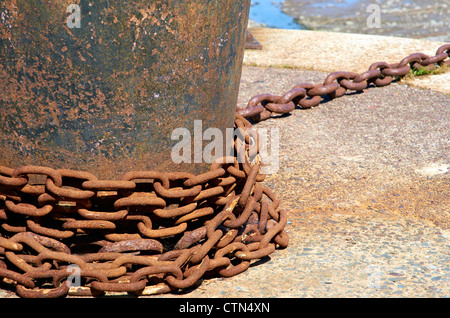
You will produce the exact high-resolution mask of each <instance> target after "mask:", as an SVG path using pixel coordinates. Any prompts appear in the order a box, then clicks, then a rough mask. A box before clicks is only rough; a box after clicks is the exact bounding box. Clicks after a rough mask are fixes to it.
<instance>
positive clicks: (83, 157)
mask: <svg viewBox="0 0 450 318" xmlns="http://www.w3.org/2000/svg"><path fill="white" fill-rule="evenodd" d="M74 2H76V3H73V4H69V5H68V4H67V3H68V1H61V0H57V1H50V2H48V1H30V2H28V1H20V2H17V1H9V0H7V1H2V3H1V4H0V12H1V13H2V15H1V17H2V20H0V41H1V48H0V50H1V51H0V52H1V54H0V74H1V76H0V78H1V83H0V91H1V98H0V118H1V120H0V147H1V148H2V152H1V155H0V165H3V166H8V167H17V166H25V165H38V166H47V167H52V168H64V169H75V170H83V171H87V172H92V173H95V174H96V175H97V176H98V177H99V178H102V179H115V178H117V177H118V176H121V175H123V174H124V173H126V172H128V171H132V170H149V169H155V170H159V171H171V170H183V171H192V172H201V171H206V170H205V169H206V168H207V166H208V165H207V164H205V163H203V164H199V163H194V162H192V163H191V164H189V163H187V164H185V163H183V164H175V163H173V162H172V160H171V157H170V155H171V151H170V150H171V148H172V147H173V146H174V144H175V143H176V140H172V139H171V133H172V131H173V130H174V129H176V128H177V127H184V128H187V129H189V130H191V131H193V123H194V120H201V121H202V126H203V129H204V130H206V129H208V128H209V127H214V128H220V129H226V128H229V127H233V120H234V114H235V107H236V103H237V95H238V88H239V82H240V76H241V67H242V60H243V52H244V46H245V40H246V28H247V22H248V12H249V7H250V1H249V0H242V1H233V0H222V1H188V0H176V1H168V0H156V1H149V0H131V1H84V0H81V1H74Z"/></svg>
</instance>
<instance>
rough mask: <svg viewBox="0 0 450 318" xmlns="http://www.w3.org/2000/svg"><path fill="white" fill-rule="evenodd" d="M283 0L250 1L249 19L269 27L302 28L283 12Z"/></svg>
mask: <svg viewBox="0 0 450 318" xmlns="http://www.w3.org/2000/svg"><path fill="white" fill-rule="evenodd" d="M282 2H283V0H256V1H252V6H251V8H250V19H251V20H253V21H255V22H258V23H262V24H264V25H266V26H267V27H269V28H276V29H297V30H298V29H304V27H302V26H301V25H299V24H297V23H296V22H295V21H294V19H293V18H292V17H290V16H289V15H287V14H285V13H283V11H282V10H281V3H282Z"/></svg>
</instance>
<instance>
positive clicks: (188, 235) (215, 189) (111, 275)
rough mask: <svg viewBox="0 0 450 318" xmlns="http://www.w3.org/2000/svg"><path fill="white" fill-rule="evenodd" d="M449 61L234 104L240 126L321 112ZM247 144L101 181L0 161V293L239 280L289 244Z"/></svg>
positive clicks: (150, 289)
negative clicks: (185, 168) (352, 94)
mask: <svg viewBox="0 0 450 318" xmlns="http://www.w3.org/2000/svg"><path fill="white" fill-rule="evenodd" d="M449 55H450V44H447V45H444V46H441V47H440V48H439V49H438V51H437V53H436V56H434V57H429V56H427V55H425V54H423V53H415V54H412V55H409V56H408V57H406V58H405V59H403V60H402V61H400V62H399V63H396V64H388V63H385V62H379V63H374V64H372V65H371V66H370V67H369V70H368V71H367V72H364V73H362V74H357V73H352V72H336V73H332V74H330V75H329V76H328V77H327V78H326V79H325V81H324V83H323V84H312V83H301V84H298V85H296V86H295V87H294V88H293V89H292V90H290V91H288V92H287V93H286V94H284V95H282V96H276V95H272V94H260V95H256V96H254V97H253V98H251V99H250V101H249V103H248V105H247V107H246V108H245V109H237V111H236V116H235V129H240V130H244V131H245V130H249V128H251V127H252V124H251V122H250V121H249V120H251V121H253V122H259V121H261V120H265V119H267V118H270V117H271V116H272V115H273V114H274V113H275V114H284V113H288V112H291V111H292V110H294V109H295V108H296V107H297V106H300V107H301V108H311V107H314V106H317V105H318V104H319V103H320V102H321V101H322V98H323V97H324V96H325V95H328V96H329V97H330V98H336V97H340V96H342V95H344V94H345V93H346V91H347V90H363V89H365V88H367V87H368V86H369V85H370V84H372V83H373V84H374V85H375V86H377V87H380V86H385V85H389V84H390V83H391V82H392V81H393V80H394V78H395V77H401V76H404V75H406V74H407V73H409V71H410V70H411V69H414V68H419V69H420V68H426V69H428V70H431V69H434V68H436V67H438V66H442V65H444V64H447V65H449V64H450V63H449V61H446V62H445V60H446V59H447V58H448V57H449ZM249 142H250V141H249V140H248V139H246V140H245V144H244V145H238V144H237V143H236V144H235V150H236V151H235V154H236V153H237V151H238V148H239V147H242V146H245V149H246V150H245V151H246V156H245V160H244V162H242V163H240V162H239V161H238V160H237V158H236V156H235V157H226V158H221V159H220V160H216V161H215V162H214V163H213V164H212V165H211V167H210V171H208V172H206V173H203V174H199V175H194V174H191V173H187V172H168V173H163V172H157V171H131V172H129V173H126V174H125V175H124V176H122V177H121V178H120V179H119V180H98V178H97V177H96V176H95V175H93V174H91V173H87V172H83V171H75V170H66V169H52V168H49V167H42V166H22V167H18V168H14V169H13V168H10V167H4V166H0V278H1V280H0V287H7V288H8V287H10V288H15V290H16V292H17V294H18V295H19V296H21V297H26V298H44V297H45V298H54V297H64V296H66V295H78V296H86V295H91V296H92V295H94V296H95V295H102V294H104V293H107V292H127V293H132V294H136V295H150V294H158V293H167V292H171V291H174V290H178V289H186V288H189V287H192V286H194V285H195V284H197V283H198V282H199V281H200V280H201V279H202V278H203V277H207V276H211V275H212V276H222V277H230V276H233V275H237V274H239V273H242V272H243V271H245V270H247V269H248V268H249V266H250V263H251V262H252V261H254V260H257V259H261V258H263V257H265V256H268V255H270V254H271V253H273V252H274V251H275V249H276V248H285V247H287V246H288V243H289V237H288V235H287V232H286V230H285V229H284V228H285V226H286V224H287V212H286V211H285V210H283V209H281V208H280V202H279V200H278V199H277V197H276V196H275V194H274V193H273V192H272V191H271V190H270V189H269V188H267V187H265V186H263V185H262V184H261V182H262V181H263V180H264V177H265V176H264V175H263V174H261V169H260V168H261V164H262V163H261V161H260V160H256V162H254V161H250V160H249V158H250V156H249V153H248V152H249V148H250V147H249V145H248V143H249ZM257 158H258V157H257ZM224 159H225V160H224ZM259 159H260V158H259ZM73 266H75V267H73ZM74 271H77V275H78V276H77V277H78V278H79V279H80V282H79V283H78V284H75V285H74V284H72V282H71V279H73V276H71V275H72V274H73V272H74Z"/></svg>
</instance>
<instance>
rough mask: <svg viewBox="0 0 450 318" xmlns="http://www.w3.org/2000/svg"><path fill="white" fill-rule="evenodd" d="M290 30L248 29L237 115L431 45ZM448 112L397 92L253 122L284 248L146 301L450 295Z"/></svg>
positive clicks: (436, 99)
mask: <svg viewBox="0 0 450 318" xmlns="http://www.w3.org/2000/svg"><path fill="white" fill-rule="evenodd" d="M296 32H297V35H296V36H295V35H294V34H292V33H291V32H290V31H280V30H269V29H264V30H262V29H261V30H258V31H257V32H253V31H252V33H253V34H254V35H255V37H257V38H258V41H260V42H261V43H262V44H263V46H264V49H263V50H262V51H247V52H246V57H245V66H244V68H243V73H242V80H241V90H240V95H239V106H241V107H242V106H244V105H245V104H246V102H247V101H248V100H249V99H250V98H251V97H252V96H253V95H256V94H258V93H262V92H270V93H273V94H281V93H283V92H285V91H287V90H288V89H290V88H291V87H292V86H294V85H295V84H296V83H299V82H313V83H318V82H321V81H323V80H324V79H325V77H326V75H327V74H328V73H329V72H332V71H335V70H349V71H361V69H362V70H365V69H366V68H367V67H368V66H369V65H370V63H372V62H375V61H379V60H384V59H393V60H394V61H398V59H399V58H402V57H404V56H406V55H408V54H409V53H414V52H416V51H423V52H424V53H427V52H429V53H430V52H431V53H434V51H435V49H436V48H437V47H439V45H440V43H432V42H422V41H412V40H411V41H407V40H405V42H404V43H403V44H398V43H397V42H395V41H394V42H395V43H397V45H394V44H393V42H392V45H386V44H383V43H386V42H384V41H375V42H376V43H374V42H373V41H374V40H376V39H378V38H372V37H368V36H361V37H357V38H358V39H359V40H358V42H357V43H355V44H354V45H353V48H351V45H350V43H351V41H350V38H348V41H347V42H346V41H343V40H342V39H343V37H342V38H341V37H340V35H338V34H333V35H330V34H325V33H321V34H320V35H321V36H322V37H321V38H320V37H319V38H318V37H312V38H310V39H309V42H307V43H308V44H305V41H306V40H302V39H307V38H308V37H309V34H311V33H304V32H309V31H296ZM317 36H319V35H317ZM282 37H284V39H285V41H284V42H283V41H282V39H281V38H282ZM294 38H297V41H298V42H289V41H287V40H288V39H290V40H293V39H294ZM314 38H315V39H316V40H314ZM327 38H334V39H335V41H334V43H330V42H326V43H324V42H323V41H322V40H324V39H327ZM385 40H386V39H385ZM276 43H279V44H281V43H284V46H277V45H276ZM288 43H289V44H288ZM358 43H359V44H358ZM339 45H342V46H341V47H339ZM345 47H346V48H347V49H348V50H346V49H344V48H345ZM377 47H378V49H376V48H377ZM350 48H351V49H350ZM363 49H364V50H363ZM366 49H369V53H366V52H367V50H366ZM363 51H364V52H363ZM289 52H291V53H292V52H293V54H289ZM294 53H295V54H294ZM292 56H294V57H292ZM255 65H258V66H255ZM271 66H276V67H271ZM282 66H284V67H282ZM360 67H361V69H360ZM446 87H447V88H448V81H447V84H445V82H444V84H442V85H441V87H440V89H439V90H441V89H445V88H446ZM449 106H450V97H449V96H447V95H445V94H443V93H441V92H439V91H436V90H431V89H423V88H420V89H419V88H417V87H412V86H409V85H405V84H404V83H395V84H392V85H390V86H388V87H383V88H375V87H371V88H368V89H366V90H365V91H364V92H359V93H351V94H348V95H345V96H343V97H341V98H338V99H335V100H325V101H324V102H323V103H322V104H320V105H319V106H317V107H315V108H313V109H309V110H300V109H297V110H294V111H293V112H292V114H291V115H289V116H281V117H280V118H274V119H270V120H268V121H265V122H261V123H259V124H257V125H255V127H256V128H259V127H260V128H269V129H278V131H279V136H280V151H279V170H278V172H277V173H275V174H273V175H269V176H268V177H267V179H266V180H265V181H264V182H265V184H267V185H268V186H270V187H271V188H272V189H273V190H274V191H275V193H276V194H277V195H278V196H279V198H280V199H281V202H282V203H281V204H282V207H283V208H285V209H287V210H289V223H288V225H287V227H286V230H287V231H288V233H289V237H290V244H289V246H288V247H287V248H286V249H284V250H277V251H275V252H274V253H273V254H272V255H271V256H270V257H267V258H265V259H263V260H261V261H259V262H256V263H254V264H252V266H251V267H250V268H249V269H248V270H247V271H245V272H244V273H242V274H240V275H237V276H235V277H231V278H226V279H223V278H210V279H205V280H204V281H203V282H201V284H198V285H197V286H196V287H195V288H192V289H190V290H188V291H184V292H182V293H178V294H168V295H159V296H153V297H165V298H171V297H177V298H183V297H193V298H196V297H198V298H203V297H218V298H220V297H242V298H254V297H288V298H291V297H292V298H299V297H317V298H321V297H373V298H377V297H428V298H431V297H449V296H450V253H449V251H450V243H449V238H450V199H449V198H450V191H449V189H450V173H449V169H450V158H449V149H450V148H449V146H450V131H449V129H448V122H449V119H450V107H449ZM0 297H15V296H14V295H13V294H12V293H11V292H9V291H1V290H0Z"/></svg>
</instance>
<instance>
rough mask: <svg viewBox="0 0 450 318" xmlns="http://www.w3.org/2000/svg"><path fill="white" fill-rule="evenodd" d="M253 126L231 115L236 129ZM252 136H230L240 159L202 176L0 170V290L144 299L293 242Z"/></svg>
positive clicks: (230, 270) (239, 267)
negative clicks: (106, 176) (103, 176)
mask: <svg viewBox="0 0 450 318" xmlns="http://www.w3.org/2000/svg"><path fill="white" fill-rule="evenodd" d="M251 127H252V125H251V124H250V122H248V121H247V120H246V119H244V118H242V117H240V116H236V120H235V129H241V130H246V129H248V128H251ZM250 142H254V141H252V140H251V138H245V141H241V142H240V143H239V142H237V141H236V142H235V149H237V148H238V147H245V148H244V153H245V154H246V155H245V158H246V160H244V161H245V162H243V163H240V162H239V161H238V160H237V156H235V157H225V158H222V159H220V160H216V161H215V162H214V163H213V164H212V165H211V168H210V171H208V172H207V173H203V174H199V175H194V174H191V173H187V172H169V173H161V172H156V171H132V172H129V173H126V174H125V175H124V176H123V177H122V178H121V179H120V180H117V181H115V180H98V179H97V178H96V176H95V175H92V174H90V173H87V172H82V171H74V170H64V169H62V170H55V169H52V168H49V167H40V166H23V167H18V168H16V169H12V168H8V167H4V166H0V278H1V279H2V280H3V283H2V285H0V286H1V287H3V288H5V287H8V286H12V287H15V289H16V292H17V294H18V295H20V296H22V297H26V298H43V297H46V298H50V297H61V296H65V295H78V296H80V295H83V296H84V295H86V296H88V295H103V294H105V293H108V292H128V293H134V294H137V295H149V294H157V293H167V292H171V291H174V290H178V289H186V288H189V287H191V286H193V285H195V284H196V283H197V282H198V281H200V280H201V279H202V278H203V277H205V276H210V275H215V276H222V277H229V276H233V275H236V274H239V273H241V272H243V271H245V270H246V269H247V268H248V267H249V265H250V263H251V261H252V260H258V259H261V258H263V257H265V256H267V255H269V254H271V253H273V252H274V251H275V249H276V248H277V247H278V248H284V247H286V246H287V245H288V240H289V239H288V236H287V233H286V231H285V230H284V227H285V225H286V223H287V213H286V211H284V210H281V209H280V208H279V201H278V200H277V198H276V197H275V195H274V193H273V192H272V191H271V190H270V189H269V188H267V187H264V186H262V185H261V181H263V180H264V177H265V176H264V175H262V174H261V173H260V171H261V169H260V167H261V164H262V163H261V161H260V159H259V157H258V156H256V160H252V161H251V162H250V160H249V158H250V157H249V156H248V151H249V149H250V147H249V143H250ZM245 151H246V152H245ZM76 279H78V281H77V280H76ZM0 282H1V281H0ZM5 285H6V286H5ZM77 285H78V286H77Z"/></svg>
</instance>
